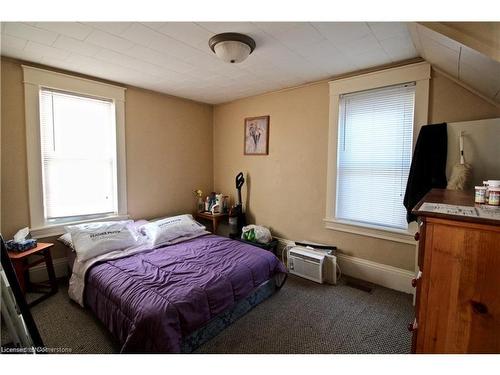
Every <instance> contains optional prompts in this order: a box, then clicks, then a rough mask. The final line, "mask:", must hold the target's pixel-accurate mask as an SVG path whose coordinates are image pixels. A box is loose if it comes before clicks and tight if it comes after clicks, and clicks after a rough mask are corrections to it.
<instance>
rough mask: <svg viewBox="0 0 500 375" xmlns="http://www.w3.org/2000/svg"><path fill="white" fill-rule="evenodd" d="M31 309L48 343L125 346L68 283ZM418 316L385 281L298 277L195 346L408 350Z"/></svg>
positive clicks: (85, 348)
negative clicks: (370, 283) (322, 281)
mask: <svg viewBox="0 0 500 375" xmlns="http://www.w3.org/2000/svg"><path fill="white" fill-rule="evenodd" d="M32 313H33V316H34V318H35V320H36V322H37V324H38V327H39V330H40V333H41V335H42V338H43V339H44V342H45V345H46V346H48V347H69V348H71V349H72V352H73V353H116V352H117V351H119V346H118V345H117V343H116V342H115V341H114V339H113V338H112V337H111V336H110V335H109V334H108V332H107V331H106V329H105V328H104V327H103V326H102V325H101V324H100V323H99V322H98V321H97V320H96V319H95V318H94V317H93V316H92V314H91V313H90V312H88V311H86V310H84V309H82V308H80V307H79V306H78V305H76V304H75V303H73V302H71V301H70V300H69V299H68V296H67V287H66V286H64V285H62V286H61V290H60V291H59V293H58V294H57V295H55V296H52V297H50V298H49V299H48V300H46V301H44V302H42V303H41V304H39V305H37V306H35V307H34V308H33V309H32ZM412 319H413V307H412V298H411V296H410V295H408V294H404V293H399V292H396V291H393V290H389V289H386V288H382V287H379V286H374V288H373V290H372V291H371V292H370V293H367V292H365V291H362V290H359V289H355V288H352V287H350V286H347V285H346V284H345V283H344V282H341V283H340V285H337V286H330V285H319V284H316V283H313V282H311V281H308V280H304V279H301V278H297V277H293V276H291V277H289V278H288V281H287V283H286V284H285V286H284V287H283V289H281V291H279V292H278V293H277V294H275V295H274V296H272V297H271V298H269V299H268V300H266V301H264V302H263V303H261V304H260V305H258V306H257V307H255V308H254V309H253V310H252V311H250V312H249V313H248V314H247V315H245V316H243V317H242V318H240V319H239V320H238V321H237V322H235V323H234V324H233V325H231V326H230V327H228V328H227V329H226V330H224V331H223V332H222V333H221V334H219V335H218V336H216V337H215V338H213V339H212V340H211V341H209V342H208V343H206V344H205V345H203V346H201V347H200V348H199V349H198V351H197V352H196V353H408V352H409V351H410V344H411V335H410V333H409V332H408V331H407V329H406V325H407V323H408V322H410V321H411V320H412ZM3 331H4V330H2V342H4V340H5V334H4V332H3Z"/></svg>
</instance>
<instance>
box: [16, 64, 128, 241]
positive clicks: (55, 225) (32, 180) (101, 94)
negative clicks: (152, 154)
mask: <svg viewBox="0 0 500 375" xmlns="http://www.w3.org/2000/svg"><path fill="white" fill-rule="evenodd" d="M22 68H23V77H24V81H23V82H24V101H25V119H26V147H27V149H26V152H27V164H28V165H27V166H28V196H29V210H30V231H31V234H32V235H33V237H35V238H43V237H48V236H54V235H59V234H62V233H64V226H65V225H69V224H78V223H84V222H91V221H99V220H103V219H106V220H119V219H124V218H128V213H127V176H126V150H125V90H126V88H124V87H119V86H115V85H111V84H107V83H103V82H98V81H93V80H89V79H86V78H81V77H76V76H71V75H68V74H63V73H57V72H53V71H49V70H44V69H39V68H34V67H30V66H26V65H22ZM42 88H47V89H52V90H60V91H65V92H68V93H70V94H71V93H73V94H75V95H83V96H90V97H96V98H102V99H107V100H111V101H112V102H113V103H114V107H115V119H116V152H117V155H116V160H117V166H116V167H117V170H116V173H117V193H118V196H117V202H118V207H117V209H118V212H117V213H116V214H107V215H86V216H75V217H72V218H65V219H61V220H54V219H50V220H46V219H45V215H44V206H43V178H42V155H41V143H40V141H41V139H40V90H41V89H42Z"/></svg>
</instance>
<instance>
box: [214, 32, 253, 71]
mask: <svg viewBox="0 0 500 375" xmlns="http://www.w3.org/2000/svg"><path fill="white" fill-rule="evenodd" d="M208 45H209V46H210V49H211V50H212V51H213V52H214V53H215V54H216V55H217V57H218V58H219V59H221V60H223V61H225V62H228V63H231V64H234V63H240V62H242V61H244V60H245V59H246V58H247V57H248V56H249V55H250V54H251V53H252V52H253V50H254V49H255V41H254V40H253V39H252V38H250V37H249V36H247V35H244V34H239V33H222V34H217V35H214V36H213V37H212V38H210V40H209V41H208Z"/></svg>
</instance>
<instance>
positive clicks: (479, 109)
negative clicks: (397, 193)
mask: <svg viewBox="0 0 500 375" xmlns="http://www.w3.org/2000/svg"><path fill="white" fill-rule="evenodd" d="M430 89H431V92H430V102H431V103H430V113H429V118H430V122H443V121H461V120H474V119H481V118H488V117H498V116H500V109H499V108H497V107H493V106H491V105H490V104H488V103H486V102H484V101H483V100H482V99H481V98H479V97H477V96H475V95H474V94H472V93H470V92H469V91H467V90H465V89H464V88H462V87H461V86H459V85H457V84H456V83H454V82H452V81H450V80H448V79H447V78H446V77H444V76H442V75H439V74H437V73H436V72H433V78H432V80H431V87H430ZM328 104H329V94H328V83H326V82H322V83H317V84H314V85H310V86H306V87H301V88H296V89H291V90H286V91H282V92H277V93H270V94H265V95H260V96H255V97H250V98H246V99H241V100H237V101H235V102H231V103H227V104H222V105H218V106H216V107H215V109H214V188H215V190H217V191H219V190H220V191H223V192H229V193H231V194H233V196H234V190H235V188H234V176H235V175H236V173H237V172H238V171H243V172H246V173H248V175H249V178H248V179H249V186H248V190H249V194H248V195H249V197H248V198H249V209H248V212H249V214H250V216H251V217H252V218H254V219H255V221H256V222H257V223H258V224H262V225H267V226H270V227H271V228H272V229H273V231H274V232H275V234H276V235H277V236H280V237H284V238H288V239H292V240H301V239H305V240H310V241H317V242H325V243H329V244H334V245H337V246H338V247H339V249H340V250H341V251H342V252H343V253H345V254H348V255H353V256H356V257H360V258H364V259H368V260H371V261H375V262H378V263H383V264H388V265H391V266H395V267H400V268H404V269H408V270H413V269H414V266H415V265H414V260H415V246H413V245H407V244H402V243H397V242H391V241H386V240H380V239H375V238H370V237H364V236H360V235H354V234H348V233H343V232H338V231H333V230H330V229H325V228H324V225H323V221H322V220H323V218H324V215H325V200H326V168H327V136H328ZM260 115H270V116H271V122H270V145H269V156H243V149H242V148H243V119H244V118H245V117H252V116H260Z"/></svg>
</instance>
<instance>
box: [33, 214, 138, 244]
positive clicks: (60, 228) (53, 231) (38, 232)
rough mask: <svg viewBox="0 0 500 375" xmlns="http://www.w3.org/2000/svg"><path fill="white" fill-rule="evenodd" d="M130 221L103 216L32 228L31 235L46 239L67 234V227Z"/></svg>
mask: <svg viewBox="0 0 500 375" xmlns="http://www.w3.org/2000/svg"><path fill="white" fill-rule="evenodd" d="M127 219H129V216H128V215H108V216H102V217H98V218H92V219H87V220H75V221H66V222H64V223H57V224H52V225H46V226H43V227H39V228H30V234H31V235H32V236H33V237H34V238H46V237H52V236H60V235H61V234H64V233H66V231H65V230H64V227H65V226H66V225H76V224H83V223H92V222H96V221H114V220H127Z"/></svg>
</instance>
